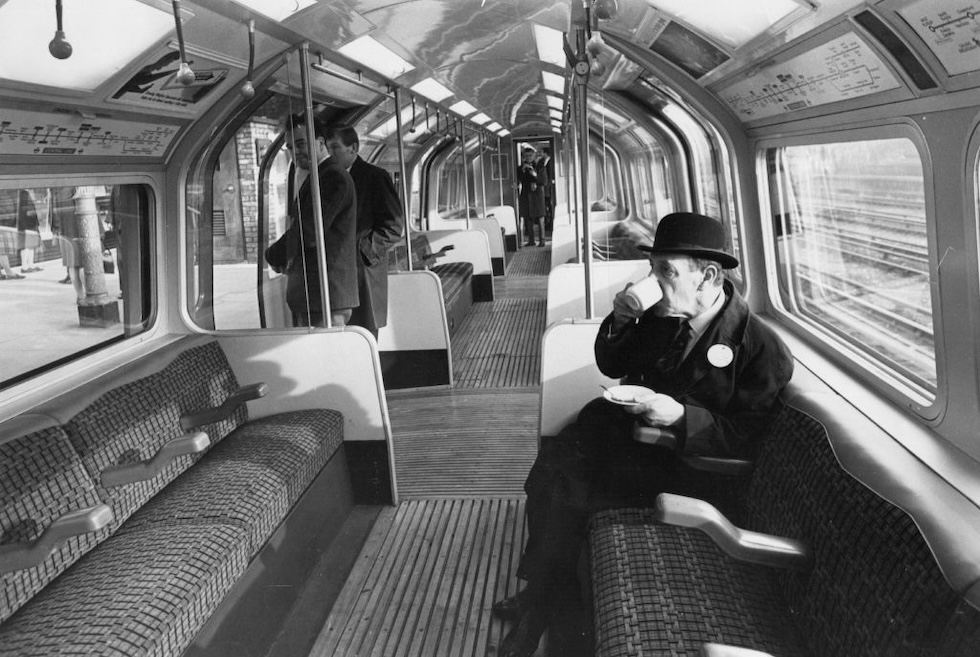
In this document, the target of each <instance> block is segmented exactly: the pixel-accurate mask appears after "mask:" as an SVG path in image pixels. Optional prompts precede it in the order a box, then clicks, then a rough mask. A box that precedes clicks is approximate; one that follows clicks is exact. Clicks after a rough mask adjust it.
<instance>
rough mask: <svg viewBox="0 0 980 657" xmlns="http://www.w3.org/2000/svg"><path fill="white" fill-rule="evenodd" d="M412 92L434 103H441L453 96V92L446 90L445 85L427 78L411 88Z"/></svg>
mask: <svg viewBox="0 0 980 657" xmlns="http://www.w3.org/2000/svg"><path fill="white" fill-rule="evenodd" d="M411 89H412V91H414V92H415V93H417V94H420V95H422V96H425V97H426V98H428V99H429V100H431V101H433V102H436V103H438V102H440V101H443V100H445V99H446V98H449V97H450V96H452V95H453V92H452V91H450V90H449V89H447V88H446V86H445V85H444V84H442V83H441V82H439V81H438V80H436V79H435V78H426V79H424V80H422V81H421V82H416V83H415V84H413V85H412V87H411Z"/></svg>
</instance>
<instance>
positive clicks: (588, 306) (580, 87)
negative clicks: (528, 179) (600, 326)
mask: <svg viewBox="0 0 980 657" xmlns="http://www.w3.org/2000/svg"><path fill="white" fill-rule="evenodd" d="M576 37H577V39H576V41H577V45H578V58H579V59H578V61H577V62H576V63H575V87H576V89H577V93H576V95H575V109H576V110H577V111H576V112H575V114H576V116H575V120H576V125H577V127H578V141H579V149H578V150H579V153H578V157H579V168H580V171H579V175H580V177H581V185H582V237H583V245H582V250H583V251H584V252H585V253H584V254H583V255H584V257H583V262H584V263H585V268H584V269H585V316H586V317H587V318H588V319H592V316H593V312H594V310H593V303H592V301H593V299H592V231H591V229H590V227H589V119H588V114H587V112H588V86H587V85H588V83H589V62H588V58H587V56H586V54H585V30H584V29H583V28H581V27H580V28H578V32H577V34H576Z"/></svg>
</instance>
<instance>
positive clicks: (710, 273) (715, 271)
mask: <svg viewBox="0 0 980 657" xmlns="http://www.w3.org/2000/svg"><path fill="white" fill-rule="evenodd" d="M703 274H704V277H703V278H702V279H701V285H699V286H698V289H699V290H700V289H701V286H702V285H704V284H705V283H709V284H710V285H714V284H715V281H717V280H718V276H720V275H721V267H719V266H718V265H716V264H714V263H710V264H708V265H706V266H705V268H704V271H703Z"/></svg>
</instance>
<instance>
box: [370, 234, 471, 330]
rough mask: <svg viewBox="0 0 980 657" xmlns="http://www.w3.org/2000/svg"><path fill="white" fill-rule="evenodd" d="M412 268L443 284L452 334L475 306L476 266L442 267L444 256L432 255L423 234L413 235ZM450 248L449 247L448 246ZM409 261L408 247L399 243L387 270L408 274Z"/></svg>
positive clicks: (392, 251) (437, 253)
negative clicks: (474, 278)
mask: <svg viewBox="0 0 980 657" xmlns="http://www.w3.org/2000/svg"><path fill="white" fill-rule="evenodd" d="M411 245H412V268H413V269H416V270H421V269H428V270H429V271H431V272H432V273H434V274H435V275H436V276H438V277H439V280H440V282H441V283H442V297H443V301H444V303H445V306H446V320H447V322H448V325H449V333H450V335H452V334H453V333H454V332H455V330H456V328H457V327H458V326H459V325H460V323H461V322H462V320H463V319H464V318H465V317H466V314H467V313H468V312H469V311H470V308H471V307H472V305H473V271H474V268H473V263H470V262H448V263H443V264H439V258H440V257H441V256H442V253H439V252H433V251H432V247H431V246H430V244H429V239H428V238H427V237H426V236H425V234H424V233H416V234H414V235H413V236H412V240H411ZM447 248H448V247H447ZM407 269H408V258H407V257H406V255H405V245H404V243H402V244H397V245H395V246H394V247H393V248H392V249H391V250H390V251H389V252H388V270H389V271H406V270H407Z"/></svg>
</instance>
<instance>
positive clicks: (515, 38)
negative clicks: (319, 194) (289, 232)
mask: <svg viewBox="0 0 980 657" xmlns="http://www.w3.org/2000/svg"><path fill="white" fill-rule="evenodd" d="M947 1H948V0H821V1H820V2H819V3H817V2H810V0H698V1H697V2H690V1H689V0H183V2H182V7H183V14H184V33H185V36H186V40H187V45H188V52H189V53H190V54H192V55H193V56H194V58H196V59H197V60H199V61H203V62H210V63H211V64H212V68H213V69H215V70H216V71H217V72H218V73H220V74H221V76H222V77H220V78H215V80H216V82H215V83H213V84H212V88H213V91H212V92H210V93H206V90H204V91H202V92H201V93H197V94H196V95H195V96H194V98H193V101H192V102H184V103H183V105H178V104H174V103H170V102H169V101H168V102H166V103H165V102H163V101H165V100H167V98H163V99H162V100H161V98H157V97H154V96H153V95H152V94H151V93H149V92H145V91H143V88H144V86H146V87H147V88H149V87H150V86H152V85H151V84H150V83H151V82H152V80H150V81H149V82H148V81H147V80H144V78H146V77H148V76H149V77H151V78H153V79H154V80H156V79H157V78H160V76H161V75H165V74H169V73H170V72H171V71H170V70H169V69H167V68H165V67H164V64H167V65H169V64H170V63H171V61H172V57H173V49H175V48H176V46H175V45H174V44H175V42H176V39H175V32H174V30H173V28H168V26H167V25H166V22H167V21H169V20H172V17H171V16H170V14H171V2H169V1H166V0H86V2H85V3H80V2H74V3H66V21H68V26H70V27H68V26H66V28H67V29H68V30H69V35H70V36H71V37H74V38H77V39H78V42H77V43H76V46H77V48H76V51H77V52H76V54H75V55H74V56H73V57H72V59H71V60H68V63H67V65H69V66H77V67H83V66H88V64H87V63H86V62H89V61H91V62H94V63H95V65H102V66H103V67H104V68H106V70H105V72H104V77H102V78H101V79H100V81H96V82H94V83H93V84H94V85H97V86H95V87H94V88H90V89H80V90H77V91H76V90H71V89H65V88H64V87H65V85H64V84H63V83H60V82H57V81H55V79H54V78H52V81H50V82H47V83H45V82H44V78H43V76H38V75H36V71H35V70H34V69H35V66H34V63H35V62H37V63H38V64H40V63H44V64H45V65H47V66H49V67H51V66H65V65H66V64H65V63H58V64H54V65H52V64H51V61H54V60H52V58H51V57H50V55H48V54H47V42H48V40H49V39H50V34H51V31H52V23H53V16H52V15H51V14H53V12H51V11H50V9H51V7H49V6H48V3H43V7H47V10H48V11H47V12H44V11H41V8H42V3H40V2H35V0H0V36H3V37H4V38H3V39H0V54H2V53H3V48H4V44H5V43H7V42H10V43H11V44H13V45H10V46H9V47H10V48H15V49H16V52H18V53H20V54H21V55H22V56H20V57H18V59H17V61H18V62H28V65H24V64H22V63H18V64H17V66H10V67H7V68H5V65H4V61H6V60H9V61H14V58H13V57H0V78H3V79H5V80H9V81H11V86H12V88H15V89H16V90H17V92H18V95H20V96H21V97H24V98H34V99H44V100H49V99H50V102H59V100H58V99H61V98H64V99H65V101H66V102H68V103H71V102H77V103H79V104H89V105H96V106H99V107H104V108H111V109H113V110H120V111H132V112H142V111H151V112H154V113H157V114H164V115H167V114H168V113H169V114H172V115H173V116H174V117H176V118H178V119H193V118H195V117H199V116H201V115H202V114H203V113H204V112H206V111H207V110H208V108H209V107H210V106H211V105H212V104H213V103H214V102H215V100H216V99H217V98H219V97H222V96H223V95H224V94H225V92H226V91H230V90H232V89H235V88H236V87H238V86H239V85H241V84H242V83H243V82H244V81H245V69H246V68H247V66H246V64H245V62H247V60H248V46H247V38H246V25H247V24H248V22H249V20H250V19H251V20H254V21H255V24H256V27H257V39H256V61H257V62H259V63H261V62H265V61H272V62H274V61H275V59H276V57H275V55H276V54H277V53H281V52H283V51H285V50H287V49H288V48H289V47H290V44H296V43H298V42H299V41H301V40H304V39H305V40H307V41H309V42H310V44H311V50H312V52H313V53H314V55H318V56H321V57H322V58H323V59H322V63H323V65H324V66H326V67H328V68H331V69H334V70H337V71H339V72H341V73H344V74H346V75H348V76H357V75H358V74H359V73H358V71H360V72H361V73H363V75H364V79H365V81H368V82H371V83H372V84H373V85H374V87H375V88H376V89H379V90H381V91H383V90H384V86H385V84H386V83H388V84H391V85H394V86H397V87H400V88H402V89H404V90H411V89H412V87H413V86H414V85H416V84H417V83H419V82H421V81H423V80H426V79H430V78H431V79H434V80H437V81H438V82H439V83H441V84H442V85H444V86H445V87H446V89H447V92H446V93H447V94H448V96H447V97H445V98H442V99H440V100H439V101H438V105H439V106H441V107H442V108H443V110H445V109H446V108H449V107H450V106H452V105H453V104H454V103H457V102H458V101H467V102H469V103H471V104H472V105H473V106H474V107H475V111H479V112H482V113H485V114H486V115H487V116H488V117H489V119H488V121H487V123H491V122H495V123H497V124H499V125H500V126H502V127H503V129H506V130H509V131H510V132H512V133H513V135H514V136H516V137H527V136H540V135H545V134H549V133H550V131H551V130H552V127H553V126H552V121H553V120H554V115H555V114H556V111H555V109H554V106H555V105H556V102H557V101H558V99H559V98H562V97H565V98H567V95H568V94H567V90H568V88H569V86H570V83H571V77H572V76H571V71H570V69H569V66H568V65H567V63H566V62H564V61H562V60H561V58H560V56H559V59H558V61H557V62H555V63H552V62H547V61H542V59H541V58H540V57H539V52H538V43H537V40H536V35H537V34H538V33H539V32H541V31H545V32H550V33H551V34H552V35H558V37H559V41H560V35H561V34H562V33H564V34H565V35H566V36H567V38H568V41H569V42H571V44H572V46H573V47H577V36H578V33H579V32H582V31H583V30H584V28H585V27H586V26H589V27H590V28H591V30H592V31H593V32H594V33H595V34H602V35H606V36H605V44H603V43H594V44H591V45H592V46H594V47H592V48H588V50H589V52H590V55H589V57H590V60H591V61H593V64H594V63H595V62H599V63H601V64H602V66H601V67H599V68H601V69H603V70H602V71H598V70H596V69H595V68H593V70H592V73H591V77H590V81H589V85H590V89H591V90H592V91H593V92H601V91H606V90H613V91H618V90H622V91H625V92H627V93H628V94H629V95H630V96H631V97H632V98H634V99H643V98H646V97H647V96H648V95H649V92H650V89H651V88H654V89H655V90H656V91H657V94H655V95H657V97H658V99H672V100H675V101H676V100H683V99H686V98H690V97H691V95H692V93H693V94H701V95H702V96H704V92H705V91H707V92H708V93H710V94H713V95H715V97H716V98H718V99H719V100H721V101H724V102H728V104H729V107H730V109H732V113H733V114H735V115H737V117H738V118H739V119H740V120H742V121H745V122H747V123H751V122H752V121H754V120H758V117H759V116H760V114H759V113H758V112H757V113H756V114H754V115H753V114H752V112H753V111H756V108H755V107H753V106H752V105H751V102H754V100H755V98H757V96H753V95H752V94H756V93H758V92H759V90H762V91H763V92H766V93H768V92H770V91H771V90H772V89H773V88H774V86H775V87H779V86H780V85H782V84H783V83H782V80H783V79H784V78H785V72H786V71H785V70H782V69H779V68H778V67H777V66H774V65H772V63H773V62H777V63H778V62H781V61H787V60H789V59H790V58H793V57H797V56H798V55H800V54H803V55H807V54H809V55H811V57H810V59H809V60H807V61H805V62H802V66H801V65H799V62H797V64H794V66H795V68H794V71H795V72H799V71H800V70H804V71H809V72H810V73H813V74H814V75H818V76H819V75H822V73H821V71H820V70H817V69H819V68H820V66H823V67H827V66H828V65H830V64H833V62H831V61H830V59H832V57H831V55H833V53H832V52H830V50H829V49H832V48H834V47H837V46H838V44H840V43H842V40H843V39H846V38H850V39H852V40H857V41H861V42H862V43H861V44H859V46H860V47H862V48H863V49H864V50H865V52H866V53H867V54H866V55H865V59H864V60H862V61H860V62H858V64H861V66H863V67H864V68H862V69H861V70H865V69H867V68H868V67H867V66H866V65H865V64H866V63H868V62H870V63H871V64H876V65H878V70H880V73H881V79H882V80H885V81H886V82H888V83H890V84H891V87H888V88H889V89H891V91H888V92H886V94H885V95H887V94H888V93H890V94H892V96H889V97H888V98H885V97H884V96H879V98H880V99H881V100H880V101H873V100H870V99H869V100H868V102H884V101H885V100H888V99H891V100H896V99H902V98H907V97H911V96H912V95H913V94H928V93H936V91H930V90H929V89H927V88H926V89H922V88H920V90H918V91H917V90H914V89H912V88H911V85H910V84H909V77H908V75H907V74H905V73H903V72H901V71H899V70H898V67H896V66H895V60H894V59H889V56H888V54H887V53H885V52H884V51H883V49H882V48H881V47H880V46H879V45H877V44H875V43H874V42H873V41H872V40H871V39H870V38H869V37H868V35H867V33H866V30H864V27H865V26H864V24H863V23H862V24H861V25H859V24H858V23H859V21H858V20H857V17H858V16H859V15H862V14H873V16H872V17H874V16H878V17H881V18H882V19H884V21H885V22H887V23H888V24H889V25H890V27H891V28H892V29H894V30H896V31H897V33H898V34H899V35H900V36H901V37H902V39H903V40H904V41H905V42H906V43H908V44H909V45H910V46H911V47H912V48H913V49H914V50H915V55H916V57H911V58H910V59H919V60H921V61H923V62H924V63H925V64H926V67H927V68H928V69H929V71H928V73H929V74H931V75H932V76H933V77H934V78H935V79H938V81H939V85H940V86H941V87H945V88H946V89H949V90H956V89H958V88H968V87H975V86H980V65H978V64H977V62H978V61H980V59H978V58H976V56H975V53H974V51H972V50H970V47H972V43H973V42H972V41H970V39H969V37H970V36H971V34H972V33H969V29H968V28H969V25H965V26H964V25H961V23H964V21H965V22H969V21H967V18H969V17H963V18H955V19H949V20H947V21H946V22H945V23H942V24H941V25H940V27H941V28H942V29H943V30H945V31H944V32H942V34H941V35H940V33H939V32H936V35H939V36H933V31H932V28H933V23H934V22H935V20H938V18H936V17H937V16H940V14H942V12H941V11H940V10H941V9H942V7H944V6H946V4H945V3H946V2H947ZM969 1H970V2H971V3H973V4H976V3H977V2H978V1H980V0H969ZM140 5H142V6H144V8H146V7H147V6H148V7H153V8H155V9H156V10H158V15H157V16H156V18H157V19H159V22H161V29H163V32H162V34H163V36H162V37H160V40H158V41H154V42H153V43H152V44H150V46H140V42H141V41H140V37H139V36H138V34H137V32H138V31H136V30H134V29H132V26H131V25H129V26H128V25H125V24H117V23H116V20H117V19H116V18H115V17H116V16H117V14H119V12H118V11H117V10H118V9H119V8H120V7H124V6H125V7H130V8H132V7H133V6H140ZM971 6H972V5H971ZM613 7H614V8H615V11H610V12H609V14H608V16H607V17H605V18H602V19H600V18H599V16H600V15H601V13H602V12H600V11H599V10H600V9H607V10H608V9H610V8H613ZM113 8H115V9H113ZM871 9H873V10H874V11H873V12H871V11H869V10H871ZM28 12H30V13H31V19H30V20H31V21H33V23H36V25H34V24H31V25H28V22H29V21H28V20H27V18H26V15H27V13H28ZM72 12H74V13H72ZM733 12H734V13H733ZM937 12H940V13H938V14H937ZM934 14H935V16H934ZM942 15H945V14H942ZM972 15H973V14H970V16H972ZM940 17H941V16H940ZM83 19H85V20H83ZM746 19H750V20H746ZM934 19H935V20H934ZM971 20H972V19H971ZM86 21H88V22H86ZM930 21H931V22H930ZM171 24H172V23H171ZM971 24H972V23H971ZM744 25H751V28H749V29H742V27H743V26H744ZM4 26H6V27H4ZM12 26H16V29H13V27H12ZM733 26H738V30H737V31H736V30H735V28H734V27H733ZM27 28H30V30H28V29H27ZM35 28H36V29H35ZM937 29H938V28H937ZM4 30H6V32H5V31H4ZM72 30H74V31H72ZM946 32H951V33H952V34H951V35H947V34H946ZM21 33H23V35H27V36H24V38H22V39H21V40H20V41H17V42H16V43H14V41H15V40H16V39H15V37H19V36H21ZM109 34H112V35H113V38H111V39H110V38H108V35H109ZM855 35H857V36H855ZM83 36H85V37H91V39H90V40H89V41H90V42H91V43H86V42H83V40H82V37H83ZM940 36H942V38H940ZM127 37H131V39H130V41H132V43H129V44H127V43H126V41H127ZM366 37H370V38H371V39H373V40H375V41H376V42H377V43H380V44H381V45H383V46H385V47H386V48H387V49H389V50H390V51H392V52H394V53H395V54H396V55H398V56H400V57H401V58H403V59H404V60H405V61H406V62H407V65H406V68H405V69H400V70H396V71H394V72H388V73H385V74H379V73H378V72H374V71H372V70H370V68H371V67H370V66H369V65H365V64H364V63H360V62H358V61H356V60H355V59H354V58H353V55H344V54H343V51H344V50H345V48H347V47H348V46H350V45H351V44H352V42H356V41H358V40H361V39H363V38H366ZM595 38H596V39H598V38H599V37H598V36H596V37H595ZM151 40H152V39H151ZM142 41H146V38H142ZM947 41H948V42H949V43H947ZM89 45H90V46H91V48H90V49H88V48H87V47H86V46H89ZM124 45H129V46H132V47H133V48H135V50H134V52H137V53H139V54H138V55H135V56H134V55H128V57H129V58H130V59H129V60H128V61H121V62H119V63H118V64H117V65H114V68H111V69H110V68H108V67H107V66H105V63H106V62H107V61H108V60H111V59H112V58H111V57H109V54H110V53H115V52H116V51H118V52H119V53H122V52H124V49H123V47H122V46H124ZM27 48H35V50H36V51H37V52H36V53H35V52H34V51H31V52H30V53H27V52H26V50H25V49H27ZM944 49H945V50H944ZM627 51H630V55H631V57H632V58H634V59H636V60H637V61H641V60H642V61H644V62H645V63H644V66H638V65H636V64H635V63H630V62H628V61H625V59H624V57H623V55H622V53H623V52H627ZM947 51H948V52H947ZM125 52H128V51H125ZM85 56H88V57H89V58H90V59H89V60H85V59H84V57H85ZM878 59H880V60H884V61H885V64H882V63H881V62H880V61H878ZM75 60H77V61H75ZM58 61H60V62H64V60H58ZM73 62H74V63H73ZM828 62H829V63H830V64H828ZM196 64H197V63H196ZM886 64H887V65H886ZM202 66H205V70H206V66H207V64H206V63H205V64H202ZM767 67H768V68H769V70H767ZM808 67H809V68H808ZM784 68H787V67H784ZM811 69H812V70H811ZM760 71H761V72H762V75H759V76H758V77H757V78H756V80H757V81H749V82H748V83H746V82H744V80H745V79H746V78H748V77H752V76H755V75H756V74H757V73H758V72H760ZM295 72H296V70H295V69H292V71H290V72H289V73H288V75H289V76H290V77H289V79H288V80H286V82H287V84H290V85H295V84H296V83H297V82H298V80H297V78H298V76H297V75H295ZM770 73H771V74H772V75H770ZM937 73H938V75H936V74H937ZM17 76H21V77H17ZM317 76H319V78H321V79H324V78H327V77H330V76H327V75H324V74H322V73H318V74H317ZM548 76H553V77H556V78H557V79H558V80H559V85H560V84H561V81H562V80H563V81H564V89H563V90H562V91H554V90H548V89H546V88H545V86H544V82H545V80H544V79H543V78H544V77H548ZM63 77H64V76H62V78H63ZM824 77H826V76H824ZM927 77H928V76H927ZM668 78H670V79H668ZM69 79H70V80H73V79H74V78H69ZM334 79H335V78H334ZM862 79H863V78H862ZM759 80H761V82H760V81H759ZM770 80H771V82H770ZM927 81H928V80H927ZM171 83H172V80H169V79H168V80H167V81H166V85H165V84H164V83H163V82H157V83H156V84H157V86H167V85H169V86H170V87H173V84H171ZM762 84H767V85H768V86H767V87H762V86H761V85H762ZM5 86H6V85H5ZM130 87H133V89H131V88H130ZM699 87H700V89H699ZM756 87H758V89H756ZM826 87H827V89H828V90H827V91H826V93H825V101H826V102H832V101H835V100H839V99H838V98H836V97H834V96H833V94H834V89H833V88H831V87H832V85H831V84H830V83H828V84H826ZM154 88H155V87H154ZM317 88H318V89H320V90H321V91H323V95H324V97H327V96H329V97H331V98H334V99H336V103H335V104H338V105H341V106H345V107H351V106H362V105H375V104H378V103H379V102H380V100H381V98H383V96H381V95H379V94H378V93H376V92H374V91H366V90H365V89H364V88H362V87H359V86H357V85H354V84H350V83H346V82H336V81H335V82H333V83H332V84H331V85H329V88H327V87H325V86H320V87H317ZM883 88H885V87H884V86H883ZM672 89H673V90H677V91H676V93H675V92H672V91H671V90H672ZM164 91H167V89H164ZM137 92H139V93H137ZM726 92H727V97H726ZM170 93H176V92H172V90H171V91H170ZM187 93H190V92H187ZM410 93H412V95H413V97H414V98H415V99H416V101H418V102H419V103H420V104H421V103H428V104H429V106H430V107H432V108H434V107H435V106H436V103H435V101H431V100H428V101H427V100H426V99H425V98H423V97H422V96H421V95H419V94H418V93H417V92H414V91H411V92H410ZM672 93H674V95H672ZM847 93H851V92H850V91H848V92H847ZM899 93H901V94H904V95H901V96H896V95H895V94H899ZM86 94H87V95H86ZM678 94H679V95H678ZM739 94H741V95H739ZM120 95H122V96H123V97H122V98H121V99H120ZM164 95H165V94H164ZM608 95H609V97H610V100H613V98H614V96H615V94H608ZM799 95H800V94H798V96H799ZM804 95H805V94H804ZM158 96H159V94H158ZM168 98H169V97H168ZM746 98H748V99H749V101H746V100H745V99H746ZM790 100H795V101H798V102H796V103H795V105H801V106H809V105H807V103H810V100H809V99H807V98H791V99H790ZM750 101H751V102H750ZM851 102H853V100H852V101H851ZM737 103H742V105H741V106H738V105H737ZM562 104H564V99H562ZM656 104H657V103H654V105H656ZM120 105H122V106H124V107H122V108H120V107H119V106H120ZM784 105H785V106H784V107H776V108H775V109H773V108H772V107H770V108H768V109H766V111H769V112H776V113H778V112H782V113H783V114H788V113H790V112H795V111H797V107H795V106H794V103H791V102H790V101H787V102H786V103H784ZM811 105H812V103H811ZM389 106H390V104H389ZM376 111H378V112H380V114H379V118H380V117H382V115H383V114H384V113H385V110H384V108H383V107H380V108H378V109H377V110H376ZM388 111H390V110H388ZM464 116H466V117H467V119H468V120H472V119H473V114H472V113H469V114H466V113H464ZM777 118H778V117H777ZM491 129H492V130H494V131H496V129H495V128H491Z"/></svg>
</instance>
